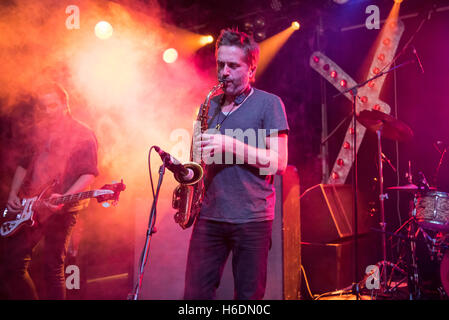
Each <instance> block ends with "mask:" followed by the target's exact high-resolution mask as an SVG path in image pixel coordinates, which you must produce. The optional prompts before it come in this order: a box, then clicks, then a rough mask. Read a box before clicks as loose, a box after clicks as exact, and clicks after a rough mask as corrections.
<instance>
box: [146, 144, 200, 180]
mask: <svg viewBox="0 0 449 320" xmlns="http://www.w3.org/2000/svg"><path fill="white" fill-rule="evenodd" d="M154 150H156V152H157V153H159V155H160V157H161V159H162V162H164V165H165V167H166V168H167V169H168V170H170V171H171V172H173V174H174V175H175V178H176V180H178V181H179V182H181V183H183V182H186V183H187V182H190V181H192V180H193V179H194V177H195V172H194V171H193V170H192V169H191V168H186V167H185V166H184V165H183V164H182V163H181V162H179V161H178V160H177V159H176V158H173V157H172V156H171V155H170V154H169V153H167V152H165V151H164V150H162V149H161V148H159V147H158V146H154Z"/></svg>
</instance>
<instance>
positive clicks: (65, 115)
mask: <svg viewBox="0 0 449 320" xmlns="http://www.w3.org/2000/svg"><path fill="white" fill-rule="evenodd" d="M35 95H36V98H37V99H36V101H37V103H36V107H37V109H38V110H39V112H37V114H38V116H37V119H36V123H35V134H34V135H33V139H32V140H31V141H29V148H31V149H32V151H33V152H30V155H29V156H26V157H24V158H23V159H22V160H21V161H20V162H19V164H18V166H17V169H16V171H15V174H14V177H13V181H12V184H11V189H10V192H9V197H8V203H7V209H8V211H9V212H13V213H14V212H20V210H21V203H20V198H30V197H34V196H36V195H39V194H40V193H41V191H42V190H43V189H44V188H45V187H47V186H51V188H49V190H50V192H49V193H48V194H47V195H46V196H44V197H43V198H44V199H47V198H50V199H51V198H55V197H58V196H61V195H66V194H73V193H78V192H81V191H84V190H86V189H88V187H89V186H90V184H91V183H92V182H93V180H94V178H95V177H96V176H97V175H98V169H97V149H98V145H97V140H96V137H95V135H94V133H93V132H92V130H90V129H89V128H88V127H87V126H86V125H84V124H82V123H81V122H79V121H78V120H76V119H74V118H73V117H72V116H71V113H70V108H69V104H68V95H67V92H66V91H65V90H64V89H63V88H62V87H61V86H60V85H58V84H56V83H53V82H51V83H46V84H43V85H39V86H38V87H37V88H36V92H35ZM86 206H87V202H84V203H79V204H77V205H76V206H70V207H67V206H63V205H59V206H55V205H52V204H50V203H49V202H48V201H47V202H44V205H43V208H39V209H38V210H37V215H36V219H37V224H36V225H35V226H34V227H32V228H28V227H24V228H21V229H20V230H19V231H18V232H17V233H16V234H14V235H13V236H11V237H8V238H4V239H2V240H3V241H2V244H3V245H4V250H2V251H1V252H3V255H4V257H1V261H2V263H1V267H2V268H3V269H4V270H3V276H2V278H4V279H1V283H3V284H4V285H6V290H7V292H8V298H10V299H37V298H38V294H37V290H36V288H35V285H34V282H33V280H32V279H31V277H30V274H29V266H30V263H31V259H32V251H33V248H34V247H35V246H36V245H37V244H38V242H39V241H41V240H43V241H44V246H43V252H42V258H43V261H44V264H45V265H44V266H43V268H42V269H43V276H44V280H45V287H46V288H45V289H46V290H45V292H46V296H45V299H65V297H66V292H65V273H64V260H65V256H66V252H67V247H68V243H69V239H70V235H71V231H72V228H73V227H74V225H75V223H76V220H77V212H78V211H79V210H80V209H83V208H84V207H86ZM0 274H1V273H0Z"/></svg>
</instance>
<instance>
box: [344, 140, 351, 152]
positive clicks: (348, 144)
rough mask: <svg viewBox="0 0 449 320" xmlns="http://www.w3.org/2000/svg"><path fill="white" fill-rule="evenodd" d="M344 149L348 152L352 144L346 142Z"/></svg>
mask: <svg viewBox="0 0 449 320" xmlns="http://www.w3.org/2000/svg"><path fill="white" fill-rule="evenodd" d="M343 148H345V149H346V150H349V149H351V144H350V143H349V142H348V141H345V143H343Z"/></svg>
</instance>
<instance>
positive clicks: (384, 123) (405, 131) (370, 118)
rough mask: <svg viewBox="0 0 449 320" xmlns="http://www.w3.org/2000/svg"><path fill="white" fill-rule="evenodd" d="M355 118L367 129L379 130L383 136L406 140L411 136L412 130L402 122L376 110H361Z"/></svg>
mask: <svg viewBox="0 0 449 320" xmlns="http://www.w3.org/2000/svg"><path fill="white" fill-rule="evenodd" d="M357 120H358V121H359V122H360V123H361V124H362V125H363V126H364V127H366V128H367V129H368V130H371V131H374V132H377V131H378V130H381V135H382V137H384V138H387V139H391V140H395V141H407V140H410V139H412V138H413V131H412V129H410V127H409V126H407V125H406V124H405V123H404V122H402V121H400V120H398V119H396V118H394V117H393V116H390V115H389V114H386V113H384V112H380V111H378V110H363V111H361V112H360V113H359V116H358V117H357Z"/></svg>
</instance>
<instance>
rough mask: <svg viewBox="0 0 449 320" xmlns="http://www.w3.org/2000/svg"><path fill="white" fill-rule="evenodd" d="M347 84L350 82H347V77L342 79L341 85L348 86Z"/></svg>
mask: <svg viewBox="0 0 449 320" xmlns="http://www.w3.org/2000/svg"><path fill="white" fill-rule="evenodd" d="M347 84H348V83H347V82H346V80H345V79H342V80H340V85H341V86H342V87H346V85H347Z"/></svg>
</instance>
